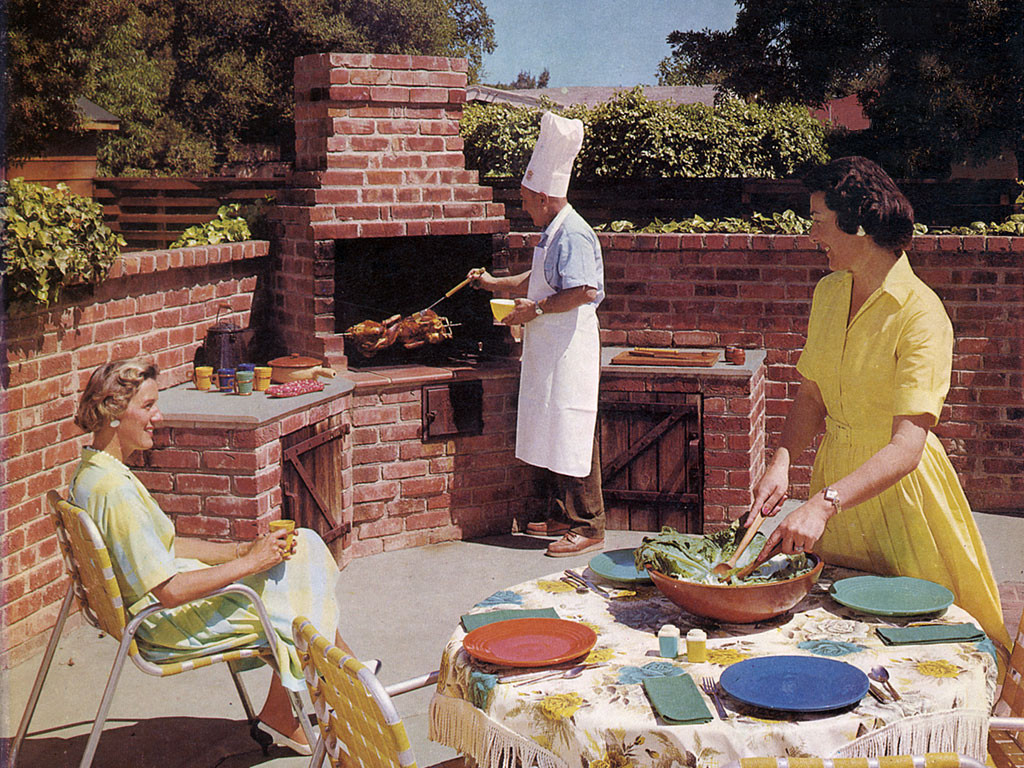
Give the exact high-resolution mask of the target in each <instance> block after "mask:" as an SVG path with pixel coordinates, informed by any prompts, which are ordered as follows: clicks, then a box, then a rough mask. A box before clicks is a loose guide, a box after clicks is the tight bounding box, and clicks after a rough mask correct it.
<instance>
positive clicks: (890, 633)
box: [875, 622, 985, 645]
mask: <svg viewBox="0 0 1024 768" xmlns="http://www.w3.org/2000/svg"><path fill="white" fill-rule="evenodd" d="M875 632H877V633H878V636H879V637H880V638H882V642H883V643H885V644H886V645H931V644H934V643H971V642H978V641H981V640H984V639H985V633H984V632H982V631H981V630H980V629H978V628H977V627H976V626H974V624H971V623H970V622H968V623H966V624H921V625H919V626H916V627H878V628H877V629H875Z"/></svg>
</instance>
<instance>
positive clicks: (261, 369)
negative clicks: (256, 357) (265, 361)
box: [253, 365, 273, 392]
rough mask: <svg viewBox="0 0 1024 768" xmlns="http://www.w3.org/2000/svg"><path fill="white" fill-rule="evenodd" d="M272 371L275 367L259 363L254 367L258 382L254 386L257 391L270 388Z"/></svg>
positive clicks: (264, 390)
mask: <svg viewBox="0 0 1024 768" xmlns="http://www.w3.org/2000/svg"><path fill="white" fill-rule="evenodd" d="M272 371H273V369H272V368H271V367H270V366H266V365H257V366H256V368H254V369H253V372H254V373H255V374H256V382H255V386H254V387H253V388H254V389H255V390H256V391H257V392H266V391H267V390H268V389H270V374H271V372H272Z"/></svg>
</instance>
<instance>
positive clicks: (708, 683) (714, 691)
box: [700, 677, 729, 720]
mask: <svg viewBox="0 0 1024 768" xmlns="http://www.w3.org/2000/svg"><path fill="white" fill-rule="evenodd" d="M700 689H701V690H702V691H704V693H706V694H707V695H708V696H710V697H711V700H712V701H713V702H715V709H717V710H718V717H719V718H720V719H722V720H728V719H729V713H728V712H726V711H725V707H723V706H722V700H721V699H720V698H719V696H718V683H716V682H715V681H714V680H712V679H711V678H710V677H702V678H701V680H700Z"/></svg>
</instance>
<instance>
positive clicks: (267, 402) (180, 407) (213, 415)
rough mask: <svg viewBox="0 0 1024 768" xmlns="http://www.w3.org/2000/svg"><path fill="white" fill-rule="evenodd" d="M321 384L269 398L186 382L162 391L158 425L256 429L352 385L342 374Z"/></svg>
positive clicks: (318, 402) (257, 394) (328, 399)
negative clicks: (317, 387)
mask: <svg viewBox="0 0 1024 768" xmlns="http://www.w3.org/2000/svg"><path fill="white" fill-rule="evenodd" d="M321 381H323V380H321ZM323 383H324V388H323V390H321V391H320V392H310V393H308V394H305V395H295V396H294V397H270V396H268V395H266V394H265V393H263V392H253V393H252V394H251V395H235V394H227V393H224V392H218V391H215V390H212V389H211V390H209V391H205V392H204V391H201V390H198V389H196V385H195V384H194V383H193V382H191V381H190V382H186V383H185V384H179V385H178V386H176V387H171V388H170V389H164V390H161V392H160V402H159V405H160V412H161V413H162V414H163V417H164V421H163V424H162V425H161V426H162V427H172V428H174V427H176V428H183V427H184V428H189V427H224V428H225V429H256V428H257V427H261V426H263V425H264V424H269V423H271V422H274V421H278V420H280V419H283V418H285V417H286V416H290V415H291V414H293V413H299V412H300V411H305V410H308V409H310V408H314V407H316V406H318V405H321V404H322V403H327V402H330V401H331V400H334V399H335V398H338V397H342V396H343V395H347V394H348V393H349V392H351V391H352V390H353V388H354V387H355V385H354V384H353V383H352V382H351V381H350V380H348V379H346V378H343V377H341V376H338V377H336V378H334V379H330V380H327V381H324V382H323Z"/></svg>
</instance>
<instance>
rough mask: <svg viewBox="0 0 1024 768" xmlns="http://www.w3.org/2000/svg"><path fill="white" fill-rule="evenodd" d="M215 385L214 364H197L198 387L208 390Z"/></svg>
mask: <svg viewBox="0 0 1024 768" xmlns="http://www.w3.org/2000/svg"><path fill="white" fill-rule="evenodd" d="M212 385H213V366H211V365H197V366H196V389H202V390H207V389H209V388H210V387H211V386H212Z"/></svg>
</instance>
